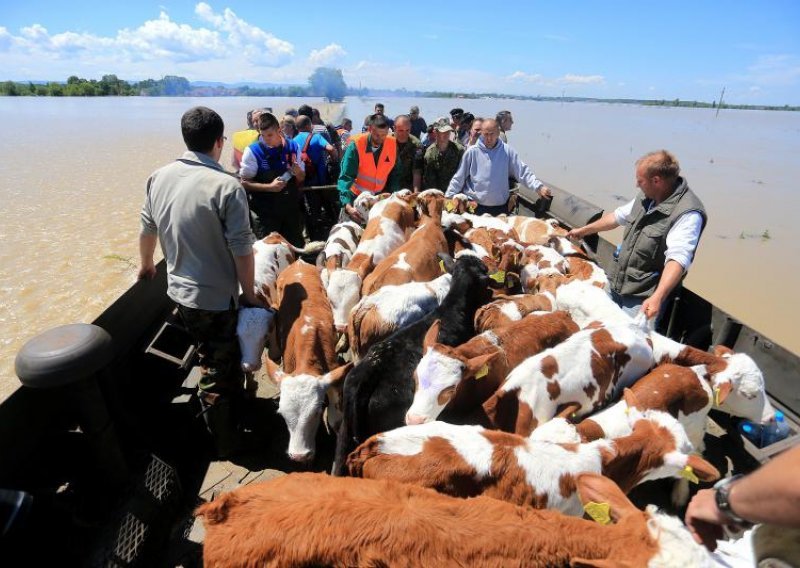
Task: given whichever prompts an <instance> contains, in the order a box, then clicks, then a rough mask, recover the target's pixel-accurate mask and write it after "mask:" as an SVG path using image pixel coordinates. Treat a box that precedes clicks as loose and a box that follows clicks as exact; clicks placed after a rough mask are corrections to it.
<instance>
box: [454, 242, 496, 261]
mask: <svg viewBox="0 0 800 568" xmlns="http://www.w3.org/2000/svg"><path fill="white" fill-rule="evenodd" d="M476 248H480V249H481V250H482V251H483V254H481V253H479V252H477V251H476V250H475V249H476ZM472 249H473V250H470V249H462V250H460V251H458V252H457V253H456V256H455V259H456V260H458V259H459V258H461V257H462V256H474V257H475V258H479V259H481V260H483V259H484V258H485V257H486V256H488V255H487V254H486V249H484V248H483V247H479V246H478V245H472Z"/></svg>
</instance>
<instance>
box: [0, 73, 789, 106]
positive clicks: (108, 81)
mask: <svg viewBox="0 0 800 568" xmlns="http://www.w3.org/2000/svg"><path fill="white" fill-rule="evenodd" d="M0 95H6V96H38V97H47V96H51V97H107V96H123V97H124V96H144V97H187V96H191V97H324V98H325V99H327V100H329V101H341V100H343V99H344V97H345V96H347V95H350V96H357V97H367V96H370V97H385V96H390V97H391V96H400V97H430V98H440V99H477V98H492V99H518V100H533V101H560V102H603V103H618V104H638V105H648V106H672V107H690V108H712V109H715V108H717V106H718V105H717V101H712V102H710V103H707V102H703V101H682V100H680V99H673V100H648V99H599V98H592V97H564V96H561V97H544V96H524V95H508V94H504V93H462V92H458V91H410V90H407V89H369V88H366V87H358V88H354V87H348V86H347V84H346V83H345V81H344V77H343V76H342V71H341V69H333V68H331V67H317V68H316V69H315V70H314V72H313V73H312V74H311V75H310V76H309V78H308V85H275V86H269V87H252V86H249V85H243V86H235V87H231V86H225V85H213V86H211V85H192V84H191V83H190V82H189V80H188V79H186V78H185V77H178V76H175V75H167V76H165V77H163V78H161V79H145V80H144V81H137V82H128V81H124V80H122V79H120V78H118V77H117V76H116V75H103V77H102V78H101V79H100V80H99V81H98V80H96V79H83V78H81V77H77V76H75V75H72V76H71V77H69V78H68V79H67V82H66V83H60V82H49V83H33V82H30V81H29V82H14V81H5V82H0ZM719 108H720V109H743V110H790V111H800V107H797V106H790V105H783V106H773V105H737V104H729V103H722V104H721V105H719Z"/></svg>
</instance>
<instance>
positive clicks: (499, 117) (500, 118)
mask: <svg viewBox="0 0 800 568" xmlns="http://www.w3.org/2000/svg"><path fill="white" fill-rule="evenodd" d="M509 116H511V111H510V110H501V111H500V112H498V113H497V116H495V117H494V119H495V120H496V121H497V124H500V123H501V122H503V120H504V119H506V118H508V117H509Z"/></svg>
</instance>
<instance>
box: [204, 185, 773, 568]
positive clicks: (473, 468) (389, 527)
mask: <svg viewBox="0 0 800 568" xmlns="http://www.w3.org/2000/svg"><path fill="white" fill-rule="evenodd" d="M355 205H356V207H357V208H359V210H360V211H361V212H362V214H363V217H364V218H365V219H368V222H367V224H366V228H362V227H361V226H359V225H358V224H356V223H353V222H345V223H341V224H339V225H336V226H335V227H334V228H333V230H332V231H331V233H330V237H329V239H328V241H327V242H326V243H325V248H324V250H323V251H322V252H321V253H320V255H319V260H318V262H317V265H316V266H315V265H312V264H308V263H306V262H304V261H303V260H296V257H297V252H298V251H297V250H296V249H294V248H293V247H292V246H291V245H289V244H288V243H287V242H286V241H285V240H284V239H283V238H282V237H281V236H280V235H278V234H272V235H270V236H268V237H266V238H265V239H264V240H263V241H260V242H257V243H256V244H255V246H254V249H255V253H256V288H257V293H258V294H260V295H261V296H262V297H263V298H264V299H265V300H266V302H267V303H268V304H269V305H271V306H273V308H274V309H273V310H264V309H261V308H242V309H241V310H240V321H239V329H238V334H239V338H240V344H241V347H242V357H243V359H242V367H243V369H244V370H245V371H250V372H252V371H255V370H257V369H259V368H260V367H261V365H262V361H264V362H265V363H266V365H267V369H268V372H269V374H270V375H271V377H272V378H273V379H274V380H275V381H276V382H277V383H278V384H279V386H280V402H279V413H280V414H281V416H282V417H283V418H284V420H285V421H286V425H287V428H288V430H289V446H288V448H287V452H288V455H289V457H290V458H291V459H292V460H295V461H298V462H308V461H309V460H311V459H313V457H314V452H315V447H314V443H315V442H314V440H315V438H316V433H317V430H318V428H319V426H320V424H321V422H322V420H327V421H328V425H329V427H330V428H331V429H332V431H335V432H337V444H336V454H335V459H334V463H333V468H332V472H333V474H334V476H340V477H333V476H329V475H322V474H310V473H309V474H290V475H288V476H285V477H284V478H281V479H278V480H274V481H271V482H267V483H265V484H262V485H258V486H253V487H247V488H243V489H240V490H237V491H235V492H232V493H230V494H227V495H223V496H222V497H220V498H219V499H217V500H215V501H214V502H212V503H209V504H207V505H204V506H202V507H201V508H200V509H199V511H198V513H199V514H200V515H202V516H203V517H204V518H205V522H206V526H207V536H206V541H205V545H204V556H205V561H206V563H207V564H208V565H217V564H218V565H231V564H234V565H235V564H248V563H252V564H258V565H261V564H264V565H274V566H282V565H286V566H289V565H306V564H322V565H328V564H331V565H348V566H349V565H392V566H394V565H464V564H466V565H482V566H491V565H496V566H505V565H547V566H555V565H570V563H572V564H571V565H581V566H601V565H602V566H606V565H609V566H611V565H615V566H619V565H632V566H633V565H636V566H638V565H692V566H694V565H704V564H705V563H706V562H707V561H708V558H707V557H706V555H705V552H704V551H703V550H702V549H701V548H700V547H698V546H697V545H695V543H694V541H693V540H692V538H691V537H690V535H689V533H688V531H686V530H685V528H684V527H683V525H682V523H681V522H680V521H679V520H677V519H675V518H672V517H668V516H666V515H663V514H661V513H657V512H656V511H655V510H654V508H649V509H648V510H647V511H646V512H642V511H639V510H638V509H636V508H635V507H634V506H633V505H632V504H631V503H630V501H628V499H627V498H626V497H625V493H626V492H628V491H629V490H630V489H632V488H633V487H634V486H636V485H638V484H640V483H642V482H644V481H647V480H653V479H661V478H675V479H676V480H678V481H676V484H675V489H674V491H673V496H672V497H673V501H674V502H675V503H676V504H685V503H686V501H687V499H688V495H689V489H688V482H689V481H694V482H697V481H698V480H702V481H713V480H715V479H717V478H719V475H720V474H719V472H718V471H717V470H716V469H715V468H714V466H712V465H711V464H710V463H708V462H707V461H705V460H704V459H703V458H702V451H703V436H704V431H705V427H706V417H707V415H708V412H709V410H710V409H711V408H712V407H713V408H717V409H720V410H722V411H725V412H728V413H730V414H732V415H735V416H741V417H745V418H747V419H750V420H753V421H756V422H766V421H769V420H772V419H773V416H774V411H773V409H772V407H771V405H770V403H769V400H768V399H767V397H766V394H765V390H764V379H763V376H762V374H761V372H760V370H759V369H758V367H757V366H756V365H755V363H754V362H753V361H752V359H750V358H749V357H748V356H747V355H745V354H741V353H733V352H731V351H730V350H729V349H726V348H724V347H721V346H719V347H717V348H715V349H714V351H713V353H709V352H705V351H701V350H698V349H695V348H693V347H690V346H686V345H682V344H680V343H677V342H675V341H672V340H670V339H668V338H666V337H664V336H662V335H659V334H658V333H656V332H655V331H653V330H652V325H649V323H650V322H647V321H646V320H645V319H644V317H643V316H639V317H638V318H636V319H631V318H630V317H629V316H628V315H626V314H625V313H624V312H623V311H622V310H621V309H620V308H618V307H617V306H616V304H614V303H613V301H612V300H611V299H610V296H609V295H608V280H607V278H606V276H605V273H604V272H603V270H602V269H601V268H600V267H599V266H597V265H596V264H595V263H593V262H592V261H591V260H590V258H589V257H588V256H587V254H586V253H585V252H584V251H583V250H581V249H580V248H579V247H577V246H575V245H574V244H573V243H572V242H570V241H569V240H568V239H566V238H565V236H564V235H565V231H564V230H563V229H562V228H561V227H559V226H558V224H557V223H555V222H553V221H542V220H538V219H534V218H529V217H517V216H508V217H504V216H501V217H489V216H476V215H472V214H470V213H468V210H469V209H470V203H469V202H467V201H466V200H463V199H454V200H446V199H445V197H444V195H443V194H442V193H441V192H439V191H437V190H428V191H424V192H422V193H420V194H416V195H414V194H410V193H408V192H400V193H397V194H394V195H393V196H391V197H389V198H384V199H380V198H378V197H375V196H372V195H370V194H362V195H361V196H359V198H358V199H357V200H356V204H355ZM270 330H274V333H273V332H272V331H270ZM268 331H270V333H268ZM270 337H271V338H272V341H273V342H276V344H277V345H273V346H271V348H270V350H269V352H270V353H273V354H279V355H280V358H281V367H282V368H279V366H278V364H277V363H276V362H274V361H273V360H272V359H271V358H270V357H268V356H267V354H266V353H265V345H266V344H267V342H268V338H270ZM341 476H343V477H341ZM355 478H360V479H355ZM432 490H435V491H432ZM442 494H444V495H442ZM459 498H461V499H459ZM463 498H469V499H463ZM584 512H588V513H589V514H590V515H591V516H592V517H593V518H595V519H596V520H597V521H598V522H594V521H587V520H584V519H582V518H581V517H582V516H583V515H584Z"/></svg>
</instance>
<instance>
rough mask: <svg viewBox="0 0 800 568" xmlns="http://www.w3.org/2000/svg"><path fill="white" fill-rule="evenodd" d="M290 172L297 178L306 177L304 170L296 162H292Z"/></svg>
mask: <svg viewBox="0 0 800 568" xmlns="http://www.w3.org/2000/svg"><path fill="white" fill-rule="evenodd" d="M291 172H292V175H293V176H294V177H296V178H298V179H304V178H305V177H306V172H305V171H303V170H302V169H300V165H299V164H298V163H297V162H295V163H294V164H292V169H291Z"/></svg>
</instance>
